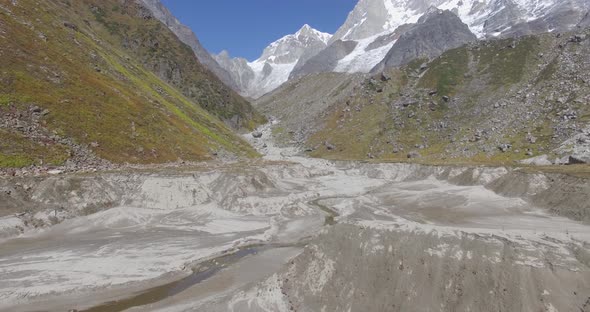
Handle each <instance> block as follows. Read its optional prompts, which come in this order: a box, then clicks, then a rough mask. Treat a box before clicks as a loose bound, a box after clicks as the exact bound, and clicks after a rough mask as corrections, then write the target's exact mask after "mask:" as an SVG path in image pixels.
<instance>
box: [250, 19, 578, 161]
mask: <svg viewBox="0 0 590 312" xmlns="http://www.w3.org/2000/svg"><path fill="white" fill-rule="evenodd" d="M587 38H590V29H589V30H586V31H585V32H579V33H569V34H563V35H560V36H558V35H553V34H542V35H531V36H525V37H522V38H518V39H502V40H489V41H481V42H474V43H470V44H467V45H464V46H462V47H459V48H456V49H452V50H449V51H447V52H445V53H443V54H442V55H441V56H439V57H436V58H434V59H433V60H432V61H430V62H428V60H426V59H417V60H415V61H413V62H410V63H409V64H407V65H406V66H403V67H401V69H397V68H393V69H389V70H386V71H385V73H384V74H379V75H377V76H375V77H372V78H367V79H365V80H364V81H362V82H360V83H357V84H353V85H352V86H348V87H347V88H346V90H347V91H345V92H344V94H343V96H342V97H340V98H339V100H336V101H329V102H328V105H325V104H324V103H316V102H314V99H315V98H321V97H322V96H321V94H323V95H324V96H325V97H328V95H329V94H332V92H333V90H332V88H330V87H326V88H325V89H323V90H317V91H314V93H313V94H314V95H313V96H311V95H310V96H307V92H298V91H296V90H293V91H285V90H283V91H281V90H282V89H283V88H281V89H280V90H277V92H278V93H276V94H275V93H273V94H270V95H268V96H267V97H268V98H271V97H274V98H276V100H275V101H277V103H280V102H281V101H288V100H289V99H290V102H287V103H282V104H280V105H281V107H283V108H282V109H279V110H275V111H278V112H279V113H280V112H281V111H286V110H287V109H285V108H288V107H290V106H292V105H298V103H309V105H317V106H318V107H322V109H321V110H320V111H319V112H318V111H315V112H314V114H313V117H310V118H309V121H308V120H306V119H302V118H301V117H293V116H291V115H288V114H283V115H281V117H282V119H283V120H281V122H280V123H279V125H278V127H280V128H285V129H284V130H282V131H281V133H291V134H290V135H291V137H289V136H287V138H285V135H281V136H280V138H281V139H282V140H283V141H287V142H288V141H291V140H295V141H298V142H302V141H303V142H305V144H304V146H305V148H306V149H309V150H312V152H310V155H312V156H315V157H322V158H329V159H368V158H376V159H381V160H394V161H408V157H411V158H410V161H419V162H426V163H457V162H458V163H466V162H474V163H486V164H514V161H520V160H525V159H528V158H531V157H539V158H537V159H531V160H528V161H527V163H538V164H551V163H558V164H560V163H577V162H589V163H590V108H589V106H588V103H590V84H589V83H588V82H589V81H590V76H589V73H590V62H588V58H587V55H588V54H589V53H590V39H587ZM423 64H425V65H423ZM323 75H326V74H320V75H318V74H314V75H309V76H306V77H305V78H302V79H301V81H305V84H306V85H310V86H313V85H316V86H317V88H322V86H323V85H326V86H328V85H329V82H327V81H324V79H325V76H323ZM319 77H324V78H319ZM299 83H301V82H299V81H297V80H296V81H293V82H289V83H288V84H286V85H285V86H289V85H291V84H293V85H295V84H299ZM291 93H293V94H294V95H291ZM267 97H265V98H267ZM258 105H260V103H258ZM262 107H264V106H261V108H262ZM304 107H305V109H303V108H302V109H299V111H301V113H300V114H301V115H305V112H306V111H308V110H313V109H314V108H307V107H306V106H305V105H304ZM263 109H265V108H263ZM292 120H295V121H298V122H301V120H305V122H306V123H309V124H312V125H313V127H312V130H311V131H307V132H306V133H307V135H306V136H304V137H301V136H300V135H299V133H298V132H297V129H298V128H297V127H296V125H297V123H296V122H293V121H292ZM293 124H295V126H294V125H293ZM556 159H557V160H556Z"/></svg>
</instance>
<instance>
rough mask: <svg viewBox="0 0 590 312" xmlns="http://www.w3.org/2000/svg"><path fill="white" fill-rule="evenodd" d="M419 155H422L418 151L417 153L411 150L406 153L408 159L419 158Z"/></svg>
mask: <svg viewBox="0 0 590 312" xmlns="http://www.w3.org/2000/svg"><path fill="white" fill-rule="evenodd" d="M420 157H422V155H420V153H418V152H417V151H411V152H409V153H408V158H409V159H413V158H420Z"/></svg>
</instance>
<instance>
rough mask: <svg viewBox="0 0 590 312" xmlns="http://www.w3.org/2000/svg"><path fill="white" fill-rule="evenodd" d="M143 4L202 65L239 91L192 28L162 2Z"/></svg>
mask: <svg viewBox="0 0 590 312" xmlns="http://www.w3.org/2000/svg"><path fill="white" fill-rule="evenodd" d="M141 2H142V3H143V4H144V6H145V7H146V8H147V9H149V10H150V12H152V14H153V15H154V17H155V18H157V19H158V20H159V21H160V22H162V23H163V24H164V25H166V26H167V27H168V28H169V29H170V30H171V31H172V32H173V33H174V34H175V35H176V36H177V37H178V39H180V41H182V42H184V43H185V44H186V45H188V46H189V47H191V48H192V49H193V51H195V54H196V55H197V58H198V59H199V62H201V64H203V65H205V67H207V69H209V70H210V71H212V72H213V73H214V74H215V75H216V76H217V77H218V78H219V79H220V80H221V81H222V82H223V83H225V85H227V86H228V87H230V88H232V89H233V90H236V91H238V89H237V85H236V83H235V82H234V81H233V80H232V78H231V75H230V74H229V73H228V72H227V71H226V70H225V69H223V68H222V67H221V66H219V64H218V63H217V62H216V61H215V59H213V57H212V56H211V54H209V52H208V51H207V50H205V48H203V46H202V45H201V43H200V42H199V39H198V38H197V36H196V35H195V33H194V32H193V31H192V30H191V29H190V28H188V27H187V26H185V25H183V24H182V23H180V22H179V21H178V19H176V18H175V17H174V15H172V13H171V12H170V11H169V10H168V9H167V8H166V7H165V6H164V5H163V4H162V2H161V1H160V0H141Z"/></svg>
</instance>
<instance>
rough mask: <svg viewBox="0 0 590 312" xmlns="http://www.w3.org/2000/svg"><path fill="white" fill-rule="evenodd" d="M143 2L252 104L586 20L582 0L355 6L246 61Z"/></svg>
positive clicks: (401, 0) (150, 0) (366, 2)
mask: <svg viewBox="0 0 590 312" xmlns="http://www.w3.org/2000/svg"><path fill="white" fill-rule="evenodd" d="M141 1H143V2H144V3H145V4H147V5H148V7H150V9H151V10H152V12H154V15H155V16H156V17H157V18H158V19H160V20H161V21H163V22H164V23H165V24H166V25H168V27H169V28H170V29H171V30H172V31H173V32H174V33H176V34H177V35H178V36H179V38H180V39H181V40H182V41H183V42H185V43H187V44H188V45H189V46H191V47H192V48H193V50H194V51H195V53H196V54H197V57H198V58H199V60H200V61H201V62H202V63H203V64H204V65H205V66H206V67H208V68H209V69H210V70H211V71H212V72H214V73H215V74H216V75H217V76H219V77H220V79H221V80H222V81H223V82H225V83H226V84H227V85H228V86H230V87H232V88H233V89H234V90H236V91H238V92H239V93H240V94H242V95H244V96H247V97H250V98H258V97H260V96H262V95H264V94H266V93H268V92H270V91H272V90H274V89H276V88H277V87H279V86H280V85H281V84H283V83H284V82H286V81H287V80H289V79H293V78H299V77H302V76H305V75H308V74H311V73H318V72H349V73H358V72H360V73H367V72H370V71H371V70H381V69H383V68H385V67H388V66H398V65H403V64H404V63H407V62H408V61H410V60H412V59H415V58H418V57H425V58H432V57H435V56H437V55H440V54H441V53H442V52H444V51H446V50H448V49H450V48H454V47H457V46H460V45H462V44H464V43H467V42H469V41H473V40H477V39H489V38H505V37H519V36H523V35H527V34H534V33H544V32H564V31H568V30H571V29H574V28H575V27H576V26H578V25H583V24H584V23H586V24H588V23H589V22H588V20H590V18H589V17H588V12H589V11H590V1H587V0H566V1H563V0H431V1H427V0H360V1H359V2H358V4H357V5H356V7H355V8H354V9H353V10H352V12H350V14H349V15H348V18H347V19H346V21H345V23H344V24H343V25H342V26H341V27H340V28H339V29H338V30H337V31H336V33H335V34H334V35H330V34H326V33H322V32H320V31H318V30H315V29H313V28H312V27H311V26H309V25H304V26H303V27H302V28H301V29H300V30H299V31H297V32H296V33H295V34H292V35H287V36H285V37H283V38H281V39H279V40H277V41H275V42H273V43H271V44H270V45H269V46H268V47H267V48H266V49H264V51H263V53H262V55H261V56H260V58H258V59H257V60H255V61H253V62H248V61H247V60H246V59H243V58H239V57H235V58H232V57H230V55H229V54H228V53H227V52H221V53H220V54H218V55H213V56H211V55H208V53H205V50H204V49H203V47H202V46H201V45H200V44H199V42H198V40H197V39H196V37H195V36H194V34H193V33H192V32H191V31H190V30H188V28H186V27H185V26H183V25H181V24H180V23H179V22H178V21H177V20H176V19H175V18H174V17H173V16H172V15H171V14H170V12H169V11H168V10H166V9H165V8H164V7H163V6H162V5H161V4H160V3H159V0H141ZM420 25H421V26H420Z"/></svg>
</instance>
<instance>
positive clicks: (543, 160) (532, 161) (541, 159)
mask: <svg viewBox="0 0 590 312" xmlns="http://www.w3.org/2000/svg"><path fill="white" fill-rule="evenodd" d="M519 163H520V164H523V165H533V166H550V165H552V164H553V163H552V162H551V161H550V160H549V156H547V155H541V156H537V157H532V158H528V159H524V160H521V161H519Z"/></svg>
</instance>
